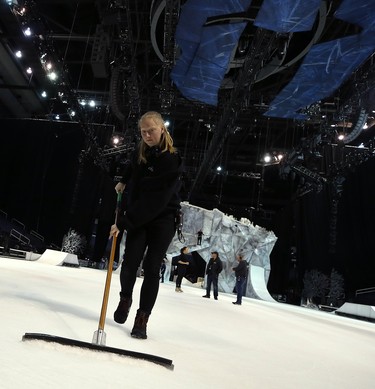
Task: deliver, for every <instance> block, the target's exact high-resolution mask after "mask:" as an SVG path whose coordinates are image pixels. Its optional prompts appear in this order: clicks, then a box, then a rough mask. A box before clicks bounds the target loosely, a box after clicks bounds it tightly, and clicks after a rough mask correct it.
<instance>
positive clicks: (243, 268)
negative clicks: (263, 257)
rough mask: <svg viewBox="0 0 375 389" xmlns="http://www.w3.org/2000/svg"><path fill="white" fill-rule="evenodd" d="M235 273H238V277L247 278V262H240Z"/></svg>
mask: <svg viewBox="0 0 375 389" xmlns="http://www.w3.org/2000/svg"><path fill="white" fill-rule="evenodd" d="M233 270H234V272H235V273H236V278H237V277H244V278H245V277H246V276H247V262H246V261H244V260H242V261H240V262H238V265H237V267H234V268H233Z"/></svg>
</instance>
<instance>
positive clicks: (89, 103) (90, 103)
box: [7, 0, 97, 120]
mask: <svg viewBox="0 0 375 389" xmlns="http://www.w3.org/2000/svg"><path fill="white" fill-rule="evenodd" d="M7 3H8V4H9V5H10V6H12V8H13V11H14V12H15V13H16V14H17V15H19V16H25V15H26V13H27V10H26V8H25V7H20V6H18V4H17V3H16V2H15V1H11V0H7ZM22 31H23V34H24V36H25V37H26V38H32V37H33V36H34V35H35V34H34V33H33V31H32V29H31V28H30V27H29V26H26V25H25V27H24V28H23V30H22ZM14 55H15V57H16V58H18V59H21V58H23V53H22V51H21V50H16V51H15V52H14ZM48 57H49V56H48V54H47V53H43V54H42V55H41V56H40V63H41V66H42V68H43V69H44V70H45V72H46V75H47V78H48V79H49V80H50V81H51V82H52V83H56V82H57V81H58V79H59V75H58V72H57V71H56V70H55V66H54V65H53V62H52V61H51V60H50V59H49V58H48ZM25 72H26V74H27V75H29V76H30V77H31V76H32V74H33V69H32V67H30V66H28V67H26V69H25ZM40 96H41V98H43V99H47V98H48V97H49V96H48V92H47V91H46V90H43V91H41V92H40ZM58 97H59V99H60V100H61V101H62V102H63V103H64V104H68V101H67V99H66V98H65V96H64V93H63V92H58ZM78 103H79V104H80V105H81V106H82V107H89V108H95V107H96V106H97V102H96V101H95V100H93V99H91V100H86V99H79V100H78ZM66 115H68V116H69V117H70V118H72V117H74V116H76V112H75V110H73V109H70V108H69V109H68V110H67V113H62V114H55V115H52V118H53V119H56V120H60V119H61V117H63V116H66Z"/></svg>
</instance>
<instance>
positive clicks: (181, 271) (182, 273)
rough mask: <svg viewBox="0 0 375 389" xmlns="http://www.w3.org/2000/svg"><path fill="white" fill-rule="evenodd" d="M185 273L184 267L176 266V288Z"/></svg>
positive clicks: (178, 286)
mask: <svg viewBox="0 0 375 389" xmlns="http://www.w3.org/2000/svg"><path fill="white" fill-rule="evenodd" d="M185 274H186V269H185V267H182V268H181V267H180V266H177V278H176V288H181V282H182V279H183V278H184V275H185Z"/></svg>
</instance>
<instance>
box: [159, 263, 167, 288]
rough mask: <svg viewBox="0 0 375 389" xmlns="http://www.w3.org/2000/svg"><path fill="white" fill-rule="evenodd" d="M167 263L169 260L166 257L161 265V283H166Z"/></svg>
mask: <svg viewBox="0 0 375 389" xmlns="http://www.w3.org/2000/svg"><path fill="white" fill-rule="evenodd" d="M166 261H167V258H166V257H164V258H163V259H162V260H161V263H160V282H161V283H163V282H164V274H165V271H166V270H167V265H166Z"/></svg>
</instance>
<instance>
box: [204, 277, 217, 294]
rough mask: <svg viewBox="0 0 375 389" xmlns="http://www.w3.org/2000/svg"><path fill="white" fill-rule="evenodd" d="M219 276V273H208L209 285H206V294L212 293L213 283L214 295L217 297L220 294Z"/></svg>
mask: <svg viewBox="0 0 375 389" xmlns="http://www.w3.org/2000/svg"><path fill="white" fill-rule="evenodd" d="M218 281H219V277H218V276H217V275H212V274H208V275H207V287H206V295H207V296H209V295H210V293H211V284H212V285H213V287H214V297H217V296H218V294H219V287H218Z"/></svg>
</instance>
